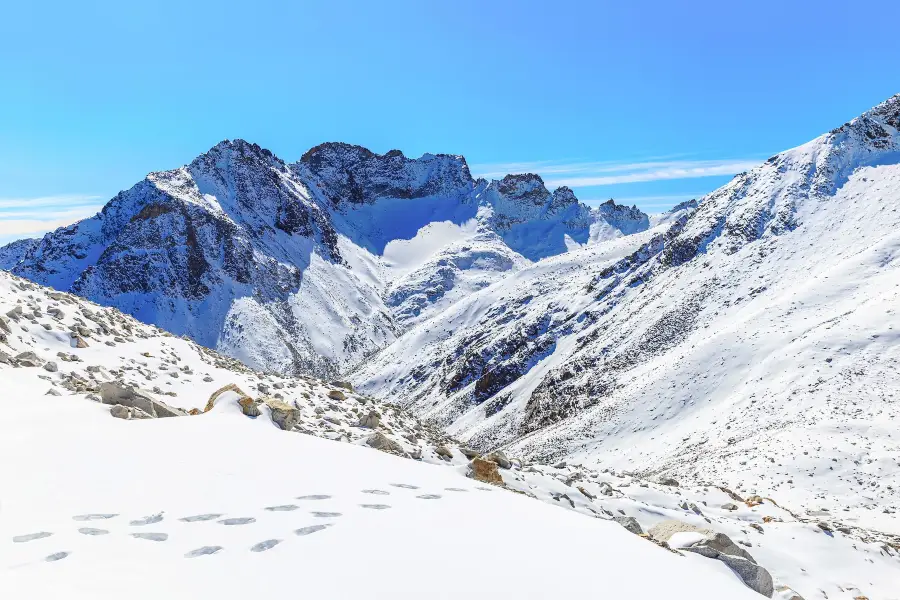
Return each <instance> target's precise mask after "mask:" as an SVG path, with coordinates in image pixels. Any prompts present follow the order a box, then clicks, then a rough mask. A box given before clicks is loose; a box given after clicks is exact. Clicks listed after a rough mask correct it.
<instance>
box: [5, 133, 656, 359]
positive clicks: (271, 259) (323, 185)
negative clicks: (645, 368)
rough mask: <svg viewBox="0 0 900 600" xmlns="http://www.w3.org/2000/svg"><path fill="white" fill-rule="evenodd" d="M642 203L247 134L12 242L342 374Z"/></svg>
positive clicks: (625, 220)
mask: <svg viewBox="0 0 900 600" xmlns="http://www.w3.org/2000/svg"><path fill="white" fill-rule="evenodd" d="M619 208H623V207H619ZM641 215H642V213H639V211H638V212H637V213H635V212H634V210H633V209H628V210H626V211H624V212H623V211H621V210H618V209H617V208H616V207H615V206H612V207H611V206H609V205H608V204H605V205H604V206H603V207H601V208H600V209H591V208H589V207H587V206H585V205H584V204H582V203H580V202H578V200H577V199H576V198H575V195H574V194H573V193H572V192H571V190H569V189H568V188H559V189H557V190H555V191H554V192H553V193H551V192H550V191H548V190H547V189H546V187H545V186H544V183H543V181H542V180H541V179H540V177H538V176H537V175H510V176H507V177H505V178H503V179H502V180H500V181H492V182H487V181H485V180H482V179H479V180H474V179H473V178H472V176H471V174H470V173H469V169H468V166H467V164H466V162H465V159H463V158H462V157H461V156H452V155H443V154H439V155H432V154H426V155H424V156H422V157H421V158H418V159H410V158H407V157H405V156H404V155H403V154H402V153H401V152H399V151H391V152H388V153H386V154H383V155H379V154H375V153H373V152H370V151H369V150H367V149H365V148H362V147H359V146H351V145H349V144H338V143H330V144H322V145H320V146H317V147H315V148H313V149H311V150H309V151H308V152H307V153H306V154H304V155H303V157H302V158H301V159H300V160H299V161H297V162H296V163H293V164H288V163H285V162H284V161H282V160H281V159H280V158H278V157H276V156H274V155H273V154H272V153H271V152H269V151H268V150H265V149H263V148H260V147H259V146H257V145H255V144H250V143H247V142H245V141H243V140H235V141H225V142H222V143H220V144H217V145H216V146H215V147H213V148H212V149H211V150H210V151H209V152H207V153H205V154H203V155H201V156H199V157H197V158H196V159H195V160H194V161H193V162H191V163H190V164H189V165H186V166H184V167H181V168H179V169H174V170H171V171H163V172H157V173H151V174H150V175H148V176H147V178H146V179H145V180H144V181H142V182H140V183H138V184H137V185H135V186H134V187H132V188H131V189H129V190H127V191H124V192H121V193H120V194H118V195H117V196H116V197H115V198H113V199H112V200H110V202H109V203H108V204H107V205H106V206H104V208H103V209H102V210H101V212H100V213H98V214H97V215H96V216H95V217H92V218H90V219H86V220H83V221H81V222H79V223H76V224H74V225H71V226H69V227H65V228H61V229H58V230H56V231H54V232H52V233H49V234H47V235H46V236H45V237H44V238H43V239H41V240H23V241H20V242H14V243H12V244H9V245H7V246H5V247H4V248H0V268H4V269H8V270H10V271H12V272H14V273H16V274H17V275H20V276H23V277H26V278H28V279H30V280H32V281H35V282H37V283H40V284H42V285H49V286H52V287H54V288H56V289H58V290H61V291H69V292H72V293H74V294H78V295H80V296H83V297H85V298H89V299H91V300H93V301H96V302H98V303H100V304H104V305H107V306H114V307H116V308H119V309H120V310H122V311H123V312H126V313H128V314H130V315H132V316H134V317H136V318H138V319H140V320H141V321H144V322H146V323H151V324H154V325H157V326H159V327H163V328H165V329H166V330H168V331H171V332H173V333H176V334H178V335H187V336H189V337H190V338H191V339H193V340H195V341H196V342H198V343H200V344H202V345H204V346H207V347H209V348H215V349H218V350H220V351H221V352H223V353H225V354H228V355H230V356H233V357H235V358H238V359H240V360H242V361H243V362H245V363H246V364H248V365H251V366H253V367H254V368H260V369H266V370H270V371H275V372H280V373H285V374H295V375H296V374H301V373H317V374H319V375H322V376H336V375H338V374H339V373H340V372H342V371H346V370H347V369H349V368H350V367H352V366H355V365H357V364H359V363H360V362H361V361H362V360H364V359H365V358H366V357H367V356H370V355H371V354H372V353H374V352H376V351H377V350H379V349H381V348H383V347H385V346H387V345H388V344H389V343H390V342H392V341H393V340H394V339H396V337H397V336H398V335H399V334H400V333H402V332H403V331H404V330H405V329H406V328H407V327H408V326H409V324H411V323H412V322H414V321H417V320H418V319H421V318H423V316H427V315H429V314H432V313H435V312H440V310H442V309H443V308H444V307H446V306H448V305H449V304H450V303H452V301H454V300H455V299H458V298H461V297H464V296H465V295H467V294H468V293H471V292H473V291H476V290H478V289H481V288H483V287H486V286H488V285H490V284H491V283H493V282H495V281H498V280H499V279H501V278H503V277H504V276H505V275H507V274H508V273H509V272H510V271H514V270H516V269H518V268H521V267H522V266H523V265H525V264H528V263H529V261H532V260H538V259H541V258H544V257H546V256H550V255H553V254H558V253H562V252H566V251H567V250H569V249H572V248H576V247H581V246H583V245H585V244H589V243H596V242H598V241H602V240H605V239H611V238H615V237H620V236H622V235H625V234H628V233H633V232H635V231H637V230H640V229H641V228H642V227H643V228H644V229H646V226H647V223H646V215H644V216H643V218H642V217H641ZM607 219H608V220H607ZM436 230H437V231H439V235H435V231H436Z"/></svg>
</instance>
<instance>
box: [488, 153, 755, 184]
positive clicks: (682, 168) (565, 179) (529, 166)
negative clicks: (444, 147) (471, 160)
mask: <svg viewBox="0 0 900 600" xmlns="http://www.w3.org/2000/svg"><path fill="white" fill-rule="evenodd" d="M761 162H762V160H761V159H757V158H748V159H717V160H644V161H636V162H571V163H559V162H551V161H546V162H519V163H501V164H490V165H473V166H472V172H473V173H477V174H478V175H479V176H480V177H485V178H487V179H497V178H499V177H503V175H505V174H507V173H523V172H530V173H538V174H539V175H541V176H542V177H543V178H544V180H545V182H546V184H547V185H548V186H550V187H559V186H561V185H565V186H569V187H591V186H601V185H614V184H623V183H640V182H647V181H663V180H671V179H697V178H702V177H714V176H721V175H734V174H735V173H740V172H741V171H746V170H748V169H751V168H753V167H755V166H757V165H759V164H760V163H761Z"/></svg>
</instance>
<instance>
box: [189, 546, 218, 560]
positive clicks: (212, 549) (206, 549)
mask: <svg viewBox="0 0 900 600" xmlns="http://www.w3.org/2000/svg"><path fill="white" fill-rule="evenodd" d="M223 549H224V548H222V546H203V547H202V548H197V549H196V550H191V551H190V552H187V553H185V555H184V557H185V558H197V557H198V556H207V555H210V554H215V553H216V552H218V551H219V550H223Z"/></svg>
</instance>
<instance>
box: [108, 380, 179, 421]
mask: <svg viewBox="0 0 900 600" xmlns="http://www.w3.org/2000/svg"><path fill="white" fill-rule="evenodd" d="M100 401H101V402H103V404H121V405H123V406H127V407H129V408H139V409H140V410H142V411H143V412H144V413H146V414H147V415H149V416H150V417H181V416H184V415H186V414H187V412H185V411H183V410H181V409H180V408H175V407H173V406H169V405H168V404H166V403H165V402H162V401H160V400H157V399H156V398H154V397H153V396H152V395H151V394H150V392H147V391H146V390H142V389H140V388H136V387H134V386H130V385H127V384H124V383H122V382H120V381H106V382H103V383H101V384H100Z"/></svg>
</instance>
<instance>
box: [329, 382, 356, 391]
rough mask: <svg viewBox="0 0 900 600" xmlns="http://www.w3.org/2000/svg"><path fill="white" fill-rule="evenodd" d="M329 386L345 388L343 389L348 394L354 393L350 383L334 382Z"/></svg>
mask: <svg viewBox="0 0 900 600" xmlns="http://www.w3.org/2000/svg"><path fill="white" fill-rule="evenodd" d="M328 385H331V386H333V387H339V388H343V389H345V390H347V391H348V392H352V391H353V384H352V383H350V382H349V381H332V382H331V383H329V384H328Z"/></svg>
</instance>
